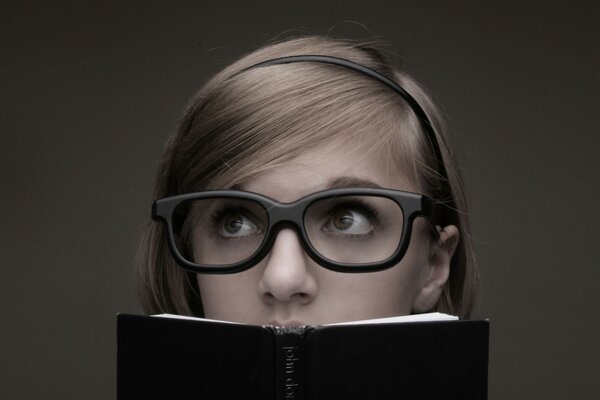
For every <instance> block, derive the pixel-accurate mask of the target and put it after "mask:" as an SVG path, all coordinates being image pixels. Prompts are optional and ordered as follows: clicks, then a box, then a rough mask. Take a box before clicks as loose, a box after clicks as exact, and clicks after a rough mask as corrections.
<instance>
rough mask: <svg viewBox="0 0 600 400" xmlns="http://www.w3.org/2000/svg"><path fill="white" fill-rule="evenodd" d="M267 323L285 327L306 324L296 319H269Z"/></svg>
mask: <svg viewBox="0 0 600 400" xmlns="http://www.w3.org/2000/svg"><path fill="white" fill-rule="evenodd" d="M267 325H273V326H282V327H286V328H295V327H298V326H303V325H306V324H305V323H303V322H300V321H296V320H290V321H278V320H272V321H269V322H268V323H267Z"/></svg>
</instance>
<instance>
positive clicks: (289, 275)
mask: <svg viewBox="0 0 600 400" xmlns="http://www.w3.org/2000/svg"><path fill="white" fill-rule="evenodd" d="M309 262H310V261H309V258H308V256H307V255H306V254H305V253H304V249H303V248H302V245H301V243H300V240H299V238H298V235H297V234H296V232H295V231H293V230H292V229H289V228H285V229H282V230H281V231H280V232H279V233H278V234H277V238H276V239H275V243H274V244H273V248H272V249H271V252H270V253H269V255H267V260H266V263H267V264H266V267H265V269H264V271H263V275H262V277H261V279H260V282H259V284H258V290H259V295H260V296H261V298H263V299H264V301H266V302H267V303H270V304H274V303H277V302H281V303H291V302H297V303H299V304H308V303H310V302H311V301H312V300H313V299H314V298H315V296H316V294H317V282H316V280H315V278H314V276H313V274H312V273H311V270H310V266H309V264H308V263H309Z"/></svg>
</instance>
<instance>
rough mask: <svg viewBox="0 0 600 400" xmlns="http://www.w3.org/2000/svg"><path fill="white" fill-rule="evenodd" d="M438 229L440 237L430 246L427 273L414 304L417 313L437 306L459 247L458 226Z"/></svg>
mask: <svg viewBox="0 0 600 400" xmlns="http://www.w3.org/2000/svg"><path fill="white" fill-rule="evenodd" d="M437 229H438V232H439V236H440V237H439V238H438V240H436V241H435V242H432V243H431V244H430V250H429V257H428V260H427V262H428V266H427V272H426V273H425V274H424V278H423V280H422V281H421V288H420V289H419V291H418V292H417V296H416V297H415V300H414V303H413V312H415V313H422V312H427V311H429V310H431V309H432V308H433V307H435V305H436V304H437V302H438V300H439V298H440V295H441V294H442V291H443V289H444V285H445V284H446V282H447V281H448V276H449V275H450V262H451V261H452V256H453V255H454V252H455V251H456V246H457V245H458V239H459V233H458V228H457V227H456V226H454V225H448V226H446V227H444V228H441V227H439V226H438V227H437Z"/></svg>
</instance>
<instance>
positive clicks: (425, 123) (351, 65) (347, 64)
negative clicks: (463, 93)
mask: <svg viewBox="0 0 600 400" xmlns="http://www.w3.org/2000/svg"><path fill="white" fill-rule="evenodd" d="M296 62H318V63H325V64H333V65H338V66H340V67H344V68H348V69H351V70H354V71H358V72H360V73H362V74H365V75H367V76H369V77H371V78H373V79H375V80H377V81H379V82H381V83H383V84H384V85H386V86H387V87H389V88H390V89H392V90H393V91H395V92H396V93H397V94H399V95H400V97H402V98H403V99H404V100H405V101H406V102H407V103H408V105H409V106H410V108H411V109H412V111H413V112H414V113H415V115H416V116H417V119H418V120H419V123H420V125H421V128H422V129H423V132H424V133H425V136H426V137H427V140H428V141H429V144H430V146H431V149H432V150H433V154H434V156H435V159H436V160H437V162H438V166H439V171H438V172H440V174H441V175H442V176H443V177H444V178H446V179H447V178H448V177H447V174H446V169H445V166H444V161H443V158H442V152H441V151H440V146H439V144H438V141H437V138H436V135H435V131H434V130H433V125H432V124H431V121H430V120H429V118H428V117H427V114H426V113H425V111H424V110H423V108H422V107H421V106H420V105H419V103H418V102H417V100H415V98H414V97H412V96H411V95H410V94H409V93H408V92H407V91H406V90H404V89H403V88H402V87H401V86H400V85H398V84H397V83H396V82H394V81H393V80H391V79H389V78H387V77H386V76H384V75H382V74H380V73H379V72H377V71H375V70H373V69H371V68H368V67H365V66H364V65H360V64H357V63H355V62H352V61H348V60H345V59H343V58H338V57H331V56H319V55H300V56H288V57H279V58H273V59H271V60H267V61H262V62H259V63H257V64H254V65H251V66H249V67H247V68H244V69H243V70H241V71H240V73H241V72H244V71H248V70H250V69H254V68H261V67H268V66H271V65H280V64H291V63H296Z"/></svg>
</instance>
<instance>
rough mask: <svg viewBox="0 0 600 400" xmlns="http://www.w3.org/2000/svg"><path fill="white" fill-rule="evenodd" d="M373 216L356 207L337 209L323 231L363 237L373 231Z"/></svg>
mask: <svg viewBox="0 0 600 400" xmlns="http://www.w3.org/2000/svg"><path fill="white" fill-rule="evenodd" d="M372 220H373V214H372V213H371V212H369V211H368V210H366V209H361V208H357V207H338V208H336V209H335V210H333V212H332V214H331V217H330V218H329V220H328V221H327V222H326V223H325V225H324V226H323V231H325V232H331V233H334V234H341V235H350V236H364V235H368V234H369V233H371V232H372V231H373V224H372V222H371V221H372Z"/></svg>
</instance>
